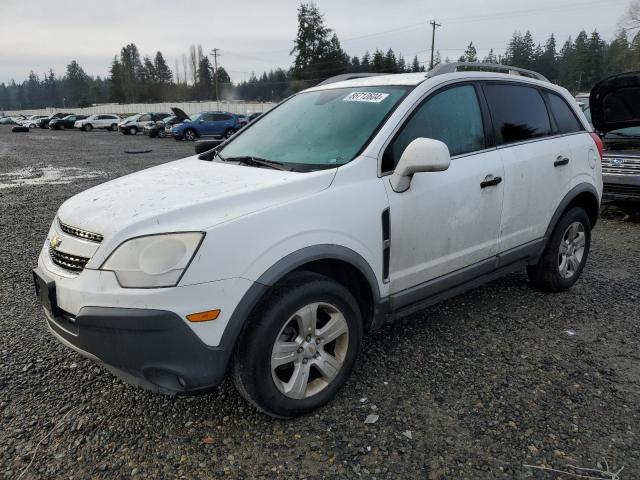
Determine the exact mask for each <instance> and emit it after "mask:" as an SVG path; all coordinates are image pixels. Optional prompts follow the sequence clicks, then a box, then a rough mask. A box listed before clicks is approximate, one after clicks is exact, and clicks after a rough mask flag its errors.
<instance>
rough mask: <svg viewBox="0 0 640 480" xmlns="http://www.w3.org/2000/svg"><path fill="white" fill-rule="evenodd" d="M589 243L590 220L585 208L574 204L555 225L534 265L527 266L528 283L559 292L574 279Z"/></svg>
mask: <svg viewBox="0 0 640 480" xmlns="http://www.w3.org/2000/svg"><path fill="white" fill-rule="evenodd" d="M590 247H591V222H590V220H589V216H588V215H587V212H585V211H584V210H583V209H582V208H580V207H575V208H572V209H571V210H569V211H568V212H566V213H565V214H564V215H562V217H560V220H558V224H557V225H556V227H555V229H554V230H553V233H552V234H551V237H550V238H549V241H548V242H547V246H546V247H545V249H544V252H543V253H542V256H541V257H540V260H538V263H537V264H535V265H530V266H528V267H527V274H528V275H529V280H530V281H531V283H532V284H533V285H534V286H535V287H537V288H539V289H541V290H546V291H550V292H563V291H565V290H568V289H569V288H571V287H572V286H573V284H575V283H576V282H577V281H578V278H580V274H581V273H582V270H583V269H584V266H585V264H586V262H587V257H588V256H589V248H590Z"/></svg>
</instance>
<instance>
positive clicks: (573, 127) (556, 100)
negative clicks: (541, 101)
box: [545, 92, 583, 133]
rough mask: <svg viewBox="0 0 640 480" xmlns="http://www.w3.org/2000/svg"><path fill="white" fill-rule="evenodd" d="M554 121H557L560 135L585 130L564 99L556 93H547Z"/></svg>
mask: <svg viewBox="0 0 640 480" xmlns="http://www.w3.org/2000/svg"><path fill="white" fill-rule="evenodd" d="M545 95H546V96H547V102H548V103H549V108H550V109H551V114H552V115H553V119H554V120H555V121H556V127H557V128H558V133H573V132H579V131H581V130H583V128H582V125H580V122H578V119H577V118H576V116H575V114H574V113H573V111H572V110H571V108H570V107H569V105H567V102H565V101H564V99H563V98H562V97H560V96H559V95H556V94H555V93H551V92H545Z"/></svg>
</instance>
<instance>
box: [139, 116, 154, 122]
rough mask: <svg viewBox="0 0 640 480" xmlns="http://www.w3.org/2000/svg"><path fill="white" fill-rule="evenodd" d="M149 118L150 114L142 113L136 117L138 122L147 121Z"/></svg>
mask: <svg viewBox="0 0 640 480" xmlns="http://www.w3.org/2000/svg"><path fill="white" fill-rule="evenodd" d="M149 120H151V115H149V114H145V115H142V116H140V118H139V119H138V121H139V122H148V121H149Z"/></svg>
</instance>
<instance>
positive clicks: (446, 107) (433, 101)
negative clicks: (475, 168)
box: [382, 85, 485, 171]
mask: <svg viewBox="0 0 640 480" xmlns="http://www.w3.org/2000/svg"><path fill="white" fill-rule="evenodd" d="M420 137H424V138H433V139H435V140H440V141H441V142H444V143H445V144H446V145H447V147H449V152H450V153H451V156H454V155H462V154H464V153H469V152H474V151H477V150H482V149H483V148H484V147H485V136H484V127H483V123H482V112H481V111H480V104H479V103H478V97H477V95H476V90H475V87H474V86H473V85H462V86H459V87H453V88H448V89H446V90H444V91H441V92H439V93H436V94H435V95H433V96H432V97H430V98H428V99H427V101H426V102H425V103H423V104H422V105H421V106H419V107H418V108H417V109H416V110H415V111H414V113H413V114H412V116H411V118H410V119H409V121H408V122H407V123H406V124H405V125H404V126H403V127H402V130H400V133H399V134H398V135H397V136H396V138H395V139H394V141H393V142H392V143H391V145H389V147H388V148H387V150H386V151H385V154H384V158H383V169H382V170H383V171H389V170H392V169H393V168H394V167H395V165H397V164H398V161H399V160H400V157H401V156H402V152H404V150H405V149H406V148H407V146H408V145H409V144H410V143H411V142H412V141H413V140H415V139H416V138H420Z"/></svg>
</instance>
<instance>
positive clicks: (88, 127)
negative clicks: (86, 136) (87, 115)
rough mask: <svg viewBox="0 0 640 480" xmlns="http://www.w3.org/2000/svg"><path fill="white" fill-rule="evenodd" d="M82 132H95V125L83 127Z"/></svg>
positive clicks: (88, 124)
mask: <svg viewBox="0 0 640 480" xmlns="http://www.w3.org/2000/svg"><path fill="white" fill-rule="evenodd" d="M82 130H84V131H85V132H90V131H91V130H93V125H91V124H90V123H87V124H86V125H84V126H83V127H82Z"/></svg>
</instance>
